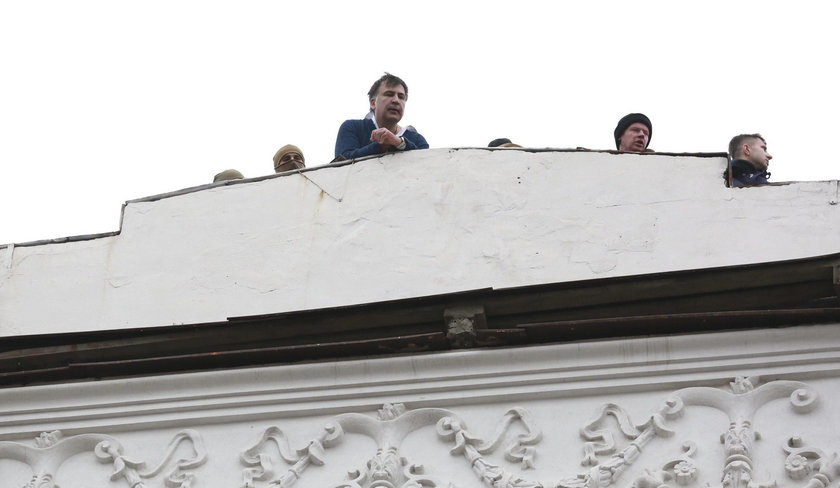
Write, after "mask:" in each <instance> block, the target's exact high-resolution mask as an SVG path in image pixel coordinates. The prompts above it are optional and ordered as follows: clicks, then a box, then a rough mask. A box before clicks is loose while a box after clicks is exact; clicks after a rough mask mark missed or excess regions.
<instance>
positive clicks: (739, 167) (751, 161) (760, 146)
mask: <svg viewBox="0 0 840 488" xmlns="http://www.w3.org/2000/svg"><path fill="white" fill-rule="evenodd" d="M729 158H730V159H729V182H730V186H752V185H765V184H767V179H768V178H770V173H768V172H767V167H768V166H770V160H771V159H773V156H771V155H770V153H769V152H767V142H766V141H765V140H764V138H763V137H761V134H740V135H737V136H735V137H733V138H732V140H731V141H729Z"/></svg>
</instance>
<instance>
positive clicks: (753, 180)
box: [729, 159, 770, 187]
mask: <svg viewBox="0 0 840 488" xmlns="http://www.w3.org/2000/svg"><path fill="white" fill-rule="evenodd" d="M729 168H730V171H731V172H732V173H731V178H732V186H733V187H735V186H752V185H766V184H767V183H768V181H767V179H768V178H770V173H768V172H767V171H766V170H757V169H755V167H754V166H753V165H752V163H750V162H749V161H746V160H743V159H735V160H733V161H732V162H731V163H729Z"/></svg>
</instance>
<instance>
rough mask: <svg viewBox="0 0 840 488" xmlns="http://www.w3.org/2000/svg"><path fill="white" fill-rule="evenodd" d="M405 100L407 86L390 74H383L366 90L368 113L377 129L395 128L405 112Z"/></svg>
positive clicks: (406, 98) (406, 97) (397, 77)
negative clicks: (368, 105) (368, 104)
mask: <svg viewBox="0 0 840 488" xmlns="http://www.w3.org/2000/svg"><path fill="white" fill-rule="evenodd" d="M406 100H408V85H406V84H405V82H404V81H403V80H402V79H401V78H400V77H399V76H394V75H392V74H390V73H385V74H384V75H383V76H382V77H380V78H379V79H378V80H376V81H375V82H374V83H373V85H372V86H371V87H370V90H368V102H369V103H370V111H371V114H372V115H373V118H374V120H375V121H376V125H377V126H378V127H386V128H388V129H393V128H394V127H396V126H397V124H399V122H400V120H402V116H403V113H404V112H405V102H406Z"/></svg>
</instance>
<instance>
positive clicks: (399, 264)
mask: <svg viewBox="0 0 840 488" xmlns="http://www.w3.org/2000/svg"><path fill="white" fill-rule="evenodd" d="M725 165H726V162H725V160H724V158H722V157H691V156H668V155H633V154H620V155H617V154H608V153H594V152H558V151H553V152H552V151H548V152H527V151H519V150H498V151H488V150H481V149H473V150H449V149H437V150H429V151H412V152H408V153H404V154H397V155H391V156H386V157H382V158H379V159H370V160H365V161H361V162H358V163H356V164H350V165H345V166H337V167H324V168H321V169H317V170H314V171H306V172H303V173H295V174H289V175H283V176H278V177H276V178H269V179H264V180H260V181H252V182H243V183H237V184H230V185H226V186H214V187H209V188H206V189H203V190H200V191H196V192H192V193H187V194H181V195H177V196H171V197H167V198H162V199H159V200H154V201H142V200H141V201H133V202H129V203H128V204H127V205H126V207H125V209H124V215H123V223H122V229H121V232H120V234H119V235H116V236H111V237H104V238H99V239H94V240H88V241H81V242H69V243H61V244H42V245H35V246H18V247H15V246H7V247H6V248H5V249H2V248H0V336H14V335H28V334H46V333H56V332H70V331H82V330H104V329H118V328H132V327H140V326H143V327H150V326H162V325H171V324H184V323H200V322H214V321H222V320H225V318H227V317H230V316H242V315H252V314H263V313H278V312H284V311H292V310H303V309H316V308H323V307H331V306H340V305H350V304H358V303H366V302H376V301H381V300H389V299H398V298H407V297H417V296H424V295H433V294H441V293H449V292H457V291H464V290H471V289H478V288H486V287H494V288H504V287H513V286H521V285H531V284H537V283H552V282H563V281H570V280H583V279H590V278H604V277H614V276H625V275H634V274H642V273H653V272H663V271H673V270H684V269H694V268H707V267H714V266H725V265H733V264H744V263H755V262H765V261H775V260H784V259H793V258H801V257H809V256H817V255H823V254H831V253H836V252H838V251H840V210H838V208H840V207H838V205H837V201H838V182H837V181H830V182H803V183H795V184H790V185H782V186H768V187H761V188H743V189H732V188H725V187H724V184H723V179H722V173H723V171H724V169H725Z"/></svg>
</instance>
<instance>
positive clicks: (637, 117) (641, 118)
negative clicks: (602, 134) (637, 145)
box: [613, 114, 653, 149]
mask: <svg viewBox="0 0 840 488" xmlns="http://www.w3.org/2000/svg"><path fill="white" fill-rule="evenodd" d="M636 122H639V123H641V124H644V125H646V126H647V128H648V140H647V145H645V149H647V147H648V146H649V145H650V140H651V139H653V124H651V123H650V119H649V118H647V115H645V114H627V115H625V116H624V117H622V118H621V120H619V121H618V125H616V126H615V131H614V132H613V137H615V148H616V149H618V147H619V143H618V141H619V139H621V136H623V135H624V131H626V130H627V128H628V127H630V126H631V125H633V124H635V123H636Z"/></svg>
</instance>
